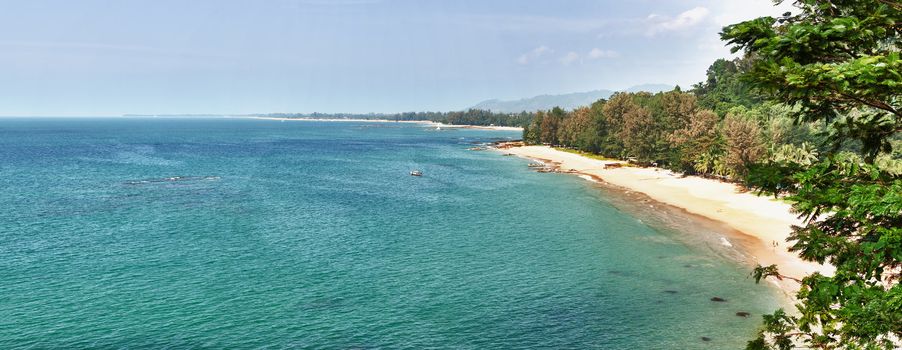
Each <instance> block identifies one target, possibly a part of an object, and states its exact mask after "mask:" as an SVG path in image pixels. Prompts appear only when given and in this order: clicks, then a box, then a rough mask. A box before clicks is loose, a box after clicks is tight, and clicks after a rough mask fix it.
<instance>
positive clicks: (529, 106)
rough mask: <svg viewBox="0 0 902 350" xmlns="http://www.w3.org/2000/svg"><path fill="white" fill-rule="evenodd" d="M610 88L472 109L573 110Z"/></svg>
mask: <svg viewBox="0 0 902 350" xmlns="http://www.w3.org/2000/svg"><path fill="white" fill-rule="evenodd" d="M672 89H673V86H672V85H664V84H644V85H637V86H633V87H630V88H628V89H624V90H622V91H624V92H639V91H647V92H651V93H656V92H661V91H668V90H672ZM614 92H615V91H612V90H605V89H602V90H593V91H587V92H574V93H570V94H560V95H539V96H534V97H529V98H523V99H519V100H497V99H493V100H487V101H482V102H480V103H477V104H476V105H475V106H473V107H471V108H473V109H482V110H489V111H492V112H496V113H520V112H523V111H527V112H535V111H540V110H549V109H552V108H554V107H560V108H562V109H565V110H573V109H576V108H579V107H584V106H588V105H591V104H592V103H593V102H595V101H598V100H600V99H607V98H608V97H611V95H613V94H614Z"/></svg>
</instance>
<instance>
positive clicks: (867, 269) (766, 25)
mask: <svg viewBox="0 0 902 350" xmlns="http://www.w3.org/2000/svg"><path fill="white" fill-rule="evenodd" d="M795 5H796V7H798V8H799V9H800V10H801V11H800V13H799V14H796V15H792V14H785V15H784V16H782V17H780V18H779V19H776V18H772V17H764V18H758V19H755V20H752V21H747V22H742V23H738V24H734V25H731V26H728V27H726V28H724V31H723V33H722V37H723V38H724V39H725V40H727V41H729V42H730V43H731V44H733V45H734V48H733V50H734V52H735V51H738V50H745V52H746V53H747V54H748V55H749V56H751V57H754V60H753V62H752V66H751V67H750V69H748V70H747V74H745V76H744V78H745V79H747V80H746V81H748V82H749V83H750V84H752V85H753V86H754V87H755V88H756V89H758V90H760V91H762V92H764V93H766V94H767V95H768V97H769V98H770V99H772V100H773V101H775V102H780V103H784V104H786V105H790V106H794V108H793V110H792V113H793V114H794V116H795V118H796V119H797V120H798V121H802V122H821V123H825V124H826V125H827V130H829V134H828V136H827V140H829V141H830V143H832V147H830V148H829V149H827V152H826V154H825V157H823V158H822V159H818V160H815V159H816V158H817V156H818V154H817V153H816V150H815V148H814V147H812V146H811V145H808V144H805V143H802V144H796V143H793V142H790V143H786V144H782V145H775V146H776V147H775V148H773V153H772V155H771V157H770V158H769V161H768V162H765V163H763V164H755V165H752V166H751V167H750V170H751V172H750V175H749V177H748V178H747V181H748V182H749V183H750V184H752V185H754V186H757V187H758V188H760V189H762V190H766V191H772V192H774V193H787V194H789V197H788V199H789V200H791V201H793V203H794V205H793V208H794V209H795V210H796V211H797V212H798V213H799V214H800V215H802V216H803V217H804V218H805V219H806V223H805V224H804V225H803V226H801V227H796V228H795V229H794V231H793V233H792V235H791V236H790V238H789V241H790V242H792V245H791V248H790V250H791V251H793V252H797V253H798V254H799V255H800V256H801V257H802V258H803V259H805V260H808V261H814V262H819V263H830V264H832V265H833V266H835V267H836V273H835V274H834V275H833V276H824V275H821V274H818V273H814V274H811V275H809V276H806V277H804V278H803V279H802V281H801V289H800V290H799V292H798V294H797V298H798V300H799V304H798V305H797V309H798V312H799V316H797V317H795V316H788V315H786V314H785V313H784V312H783V311H782V310H778V311H777V312H776V313H774V314H773V315H768V316H765V318H764V325H763V328H762V331H761V333H760V334H759V336H758V338H756V339H755V340H752V341H750V342H749V344H748V348H750V349H773V348H777V349H788V348H791V347H792V346H793V340H796V341H798V342H804V343H807V345H808V346H810V347H816V348H849V349H859V348H867V349H892V348H897V347H899V346H900V344H899V343H898V342H899V340H900V339H902V287H900V285H899V278H900V271H902V179H900V177H899V172H896V171H894V170H892V169H893V168H894V167H895V165H894V164H895V162H894V159H895V158H894V157H895V156H894V153H893V146H894V145H896V144H898V140H899V133H900V131H902V115H900V112H899V110H900V98H899V97H900V96H899V95H900V92H902V75H900V71H902V63H900V57H899V44H900V35H899V34H900V29H902V28H900V25H899V23H900V22H902V4H900V3H899V2H894V1H884V0H859V1H844V0H833V1H824V0H799V1H796V2H795ZM774 131H776V129H774ZM790 145H791V146H790ZM843 149H846V150H848V149H852V150H855V151H857V152H858V153H860V154H861V157H859V156H857V154H855V153H849V152H839V151H840V150H843ZM878 159H880V160H881V162H880V163H878V162H877V160H878ZM753 275H754V276H755V278H756V281H757V280H760V279H762V278H767V277H781V275H780V274H779V272H778V271H776V267H773V266H769V267H765V268H761V267H759V268H758V269H756V270H755V271H754V272H753Z"/></svg>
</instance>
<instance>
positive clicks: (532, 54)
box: [517, 45, 554, 64]
mask: <svg viewBox="0 0 902 350" xmlns="http://www.w3.org/2000/svg"><path fill="white" fill-rule="evenodd" d="M551 53H554V50H552V49H551V48H549V47H548V46H545V45H542V46H539V47H537V48H535V49H532V51H529V52H527V53H524V54H522V55H520V57H517V63H519V64H528V63H529V62H532V61H534V60H535V59H537V58H539V57H542V56H544V55H546V54H551Z"/></svg>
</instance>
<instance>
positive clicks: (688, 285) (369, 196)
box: [0, 118, 780, 349]
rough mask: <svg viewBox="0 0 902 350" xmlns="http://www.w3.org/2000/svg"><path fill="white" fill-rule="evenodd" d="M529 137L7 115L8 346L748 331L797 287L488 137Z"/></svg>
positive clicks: (276, 344)
mask: <svg viewBox="0 0 902 350" xmlns="http://www.w3.org/2000/svg"><path fill="white" fill-rule="evenodd" d="M519 136H520V135H519V133H517V132H506V131H488V130H466V129H459V130H442V131H435V130H433V129H431V128H427V127H424V126H423V125H419V124H408V123H363V122H359V123H358V122H300V121H287V122H279V121H272V120H253V119H222V118H220V119H215V118H207V119H203V118H194V119H166V118H147V119H140V118H134V119H127V118H105V119H104V118H94V119H91V118H79V119H72V118H4V119H0V348H2V349H14V348H34V349H54V348H65V349H77V348H99V349H108V348H128V349H137V348H166V349H186V348H232V349H244V348H267V349H280V348H325V349H348V348H355V349H371V348H387V349H396V348H440V349H445V348H448V349H487V348H495V349H589V348H597V349H693V348H712V349H713V348H717V349H720V348H740V347H743V346H744V344H745V341H746V340H748V339H750V338H751V337H753V334H754V332H755V330H756V328H757V326H758V324H759V323H760V315H761V314H762V313H763V312H770V311H772V309H774V308H776V307H777V306H778V303H779V302H780V299H779V298H778V296H777V293H776V292H775V291H774V290H773V289H771V288H770V287H768V286H764V285H755V284H754V283H753V282H752V280H750V279H748V278H747V275H748V271H749V269H748V267H747V266H743V265H742V264H740V263H737V262H736V261H734V258H737V257H740V258H741V253H740V252H738V251H734V250H733V249H732V248H728V247H725V246H723V245H721V244H719V242H720V235H719V233H718V230H720V229H722V228H718V227H717V226H716V225H713V224H710V225H709V224H704V223H701V222H698V221H695V220H693V219H692V218H688V217H686V216H685V214H681V213H680V212H679V211H678V210H671V209H667V208H662V207H661V206H658V205H655V204H653V203H650V202H646V200H645V199H643V198H641V197H638V196H634V195H633V196H631V195H627V194H623V193H621V192H620V191H617V190H612V189H608V188H605V187H602V186H600V185H597V184H593V183H591V182H589V181H585V180H583V179H580V178H578V177H575V176H570V175H562V174H543V173H536V172H532V171H530V170H528V168H527V166H526V165H527V164H528V163H529V161H528V160H525V159H520V158H516V157H505V156H502V155H501V154H500V153H497V152H490V151H470V150H467V148H469V147H472V146H473V144H474V143H480V142H487V141H493V140H497V139H506V138H518V137H519ZM413 169H420V170H422V171H423V173H424V176H422V177H413V176H409V174H408V173H409V172H410V171H411V170H413ZM715 296H716V297H721V298H724V299H726V300H727V301H726V302H712V301H711V300H710V299H711V298H712V297H715ZM738 311H746V312H750V313H751V314H752V317H750V318H744V317H737V316H736V312H738ZM702 337H705V340H703V339H702Z"/></svg>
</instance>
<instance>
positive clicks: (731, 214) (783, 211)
mask: <svg viewBox="0 0 902 350" xmlns="http://www.w3.org/2000/svg"><path fill="white" fill-rule="evenodd" d="M503 151H504V152H506V153H510V154H514V155H517V156H520V157H524V158H529V159H534V160H539V161H542V162H545V163H551V164H553V165H554V166H555V167H557V168H558V169H560V170H561V171H563V172H569V173H573V174H576V175H580V176H581V177H584V178H588V179H591V180H596V181H602V182H604V183H607V184H610V185H613V186H616V187H619V188H621V189H623V190H625V191H632V192H636V193H641V194H643V195H645V196H648V197H649V198H650V199H652V200H654V201H656V202H659V203H663V204H666V205H669V206H672V207H676V208H680V209H682V210H685V211H686V212H688V213H690V214H694V215H698V216H701V217H703V218H706V219H709V220H712V221H715V222H719V223H723V224H725V225H726V226H727V227H729V228H732V229H733V230H734V231H735V232H724V235H726V236H730V235H737V234H738V235H742V236H743V237H731V238H737V239H738V240H740V241H743V242H745V244H742V247H743V248H745V249H746V250H747V253H748V254H749V255H750V256H751V258H752V259H753V260H755V262H757V263H759V264H761V265H764V266H766V265H770V264H776V265H777V266H778V268H779V269H780V272H781V273H782V274H784V275H787V276H792V277H798V278H801V277H804V276H805V275H807V274H810V273H812V272H815V271H818V272H821V273H823V274H828V275H829V274H832V271H833V268H832V267H831V266H825V265H820V264H816V263H811V262H806V261H803V260H801V259H800V258H799V257H798V255H796V254H795V253H792V252H789V251H788V248H789V244H788V243H787V242H786V238H787V237H788V236H789V234H790V233H791V232H792V226H793V225H801V224H802V220H801V219H799V218H798V217H796V215H794V214H792V212H791V207H790V205H789V204H787V203H784V202H780V201H777V200H774V199H772V198H769V197H762V196H756V195H755V194H752V193H748V192H742V191H741V190H740V188H739V187H738V186H737V185H735V184H731V183H726V182H721V181H717V180H713V179H707V178H701V177H697V176H682V175H679V174H674V173H672V172H670V171H668V170H663V169H656V168H636V167H628V166H627V167H623V166H621V167H610V166H609V165H611V164H615V163H621V164H622V163H623V162H621V161H615V160H598V159H592V158H588V157H584V156H582V155H579V154H574V153H569V152H565V151H560V150H556V149H554V148H551V147H548V146H519V147H510V148H505V149H503ZM721 239H724V240H726V238H724V237H721ZM728 243H729V242H728V241H725V244H728ZM767 281H769V282H771V283H772V284H774V285H775V286H776V287H778V288H779V289H780V290H781V291H782V292H783V293H784V294H786V296H788V297H789V298H790V299H791V300H792V299H794V298H795V292H796V291H797V290H798V287H799V284H798V283H797V282H795V281H793V280H790V279H783V280H782V281H777V280H774V279H768V280H767Z"/></svg>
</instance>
